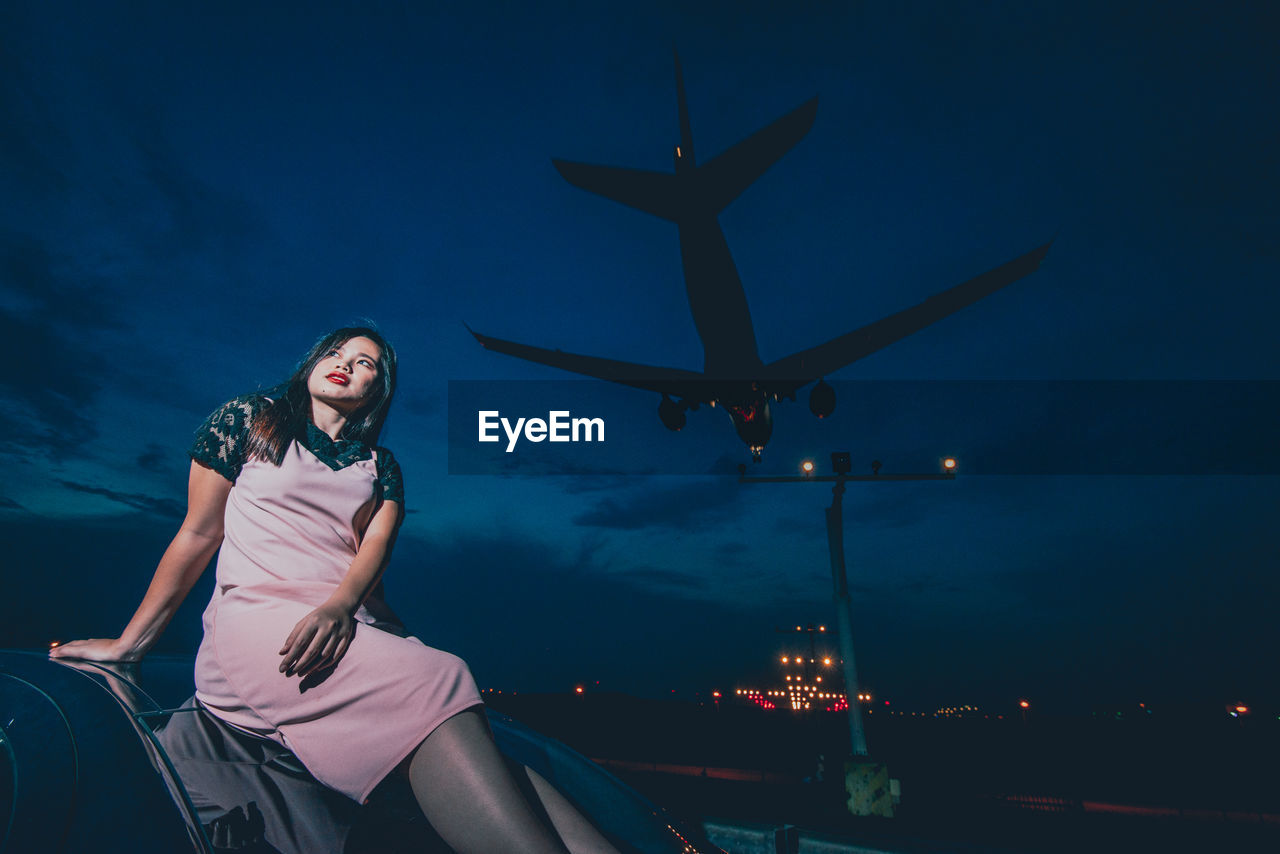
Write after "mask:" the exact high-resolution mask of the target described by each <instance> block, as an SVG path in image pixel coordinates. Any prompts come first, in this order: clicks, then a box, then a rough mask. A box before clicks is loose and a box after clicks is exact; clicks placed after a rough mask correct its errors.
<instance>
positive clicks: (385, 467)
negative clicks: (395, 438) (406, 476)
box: [376, 448, 404, 506]
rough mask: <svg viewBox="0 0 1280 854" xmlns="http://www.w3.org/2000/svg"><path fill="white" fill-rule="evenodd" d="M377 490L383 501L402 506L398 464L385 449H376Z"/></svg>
mask: <svg viewBox="0 0 1280 854" xmlns="http://www.w3.org/2000/svg"><path fill="white" fill-rule="evenodd" d="M376 450H377V452H378V456H377V464H378V488H379V489H380V490H381V492H380V493H379V494H380V495H381V496H382V500H383V501H397V502H399V503H400V504H401V505H402V506H403V504H404V481H403V480H401V478H400V464H399V463H398V462H396V458H395V457H394V456H393V455H392V453H391V452H390V451H388V450H387V449H386V448H377V449H376Z"/></svg>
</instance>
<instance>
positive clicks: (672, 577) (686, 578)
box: [622, 567, 708, 590]
mask: <svg viewBox="0 0 1280 854" xmlns="http://www.w3.org/2000/svg"><path fill="white" fill-rule="evenodd" d="M622 576H623V577H624V578H626V579H628V580H630V581H637V582H641V583H648V582H653V583H655V584H659V585H663V586H666V587H679V588H683V589H686V590H705V589H706V588H707V586H708V585H707V581H706V579H704V578H698V577H696V576H692V575H688V574H686V573H683V572H674V571H672V570H669V569H655V568H653V567H644V568H640V569H630V570H627V571H626V572H624V573H622Z"/></svg>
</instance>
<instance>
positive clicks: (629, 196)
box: [551, 159, 684, 222]
mask: <svg viewBox="0 0 1280 854" xmlns="http://www.w3.org/2000/svg"><path fill="white" fill-rule="evenodd" d="M551 163H552V165H554V166H555V167H556V171H558V172H559V173H560V174H561V176H563V177H564V179H565V180H566V181H568V182H569V183H570V184H572V185H573V186H575V187H579V188H581V189H583V190H586V191H587V192H589V193H595V194H596V195H598V196H604V197H605V198H606V199H613V200H614V201H615V202H621V203H622V204H624V205H627V206H629V207H633V208H635V209H636V210H641V211H644V212H645V213H647V214H653V215H654V216H656V217H661V218H662V219H667V220H671V221H672V222H674V221H676V220H677V219H679V217H680V215H681V214H682V213H683V207H684V206H683V205H681V203H680V202H681V199H682V194H681V193H680V192H679V188H678V186H677V184H676V176H675V175H671V174H668V173H666V172H649V171H646V170H644V169H624V168H623V167H621V166H595V165H592V164H590V163H574V162H572V161H569V160H554V159H553V160H552V161H551Z"/></svg>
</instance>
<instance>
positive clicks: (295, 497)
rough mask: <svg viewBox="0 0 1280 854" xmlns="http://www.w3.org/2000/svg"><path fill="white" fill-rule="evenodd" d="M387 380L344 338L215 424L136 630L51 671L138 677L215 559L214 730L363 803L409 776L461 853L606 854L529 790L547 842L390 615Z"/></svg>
mask: <svg viewBox="0 0 1280 854" xmlns="http://www.w3.org/2000/svg"><path fill="white" fill-rule="evenodd" d="M395 381H396V358H395V352H394V351H393V350H392V348H391V346H390V345H389V344H388V343H387V342H386V341H385V340H384V339H383V338H382V336H381V335H379V334H378V333H377V332H376V331H374V330H372V329H367V328H363V327H351V328H344V329H338V330H336V331H334V332H332V333H330V334H329V335H326V336H325V337H324V338H322V339H320V341H318V342H317V343H316V345H315V346H314V347H313V348H312V349H311V351H310V353H308V354H307V355H306V356H305V357H304V358H303V360H302V362H301V363H300V364H299V366H298V369H297V371H296V372H295V373H294V375H293V376H292V377H291V378H290V379H289V381H288V383H287V384H286V385H285V386H283V387H281V390H279V391H278V392H275V393H274V397H268V396H266V395H261V394H250V395H245V396H243V397H238V398H236V399H234V400H232V401H230V402H229V403H227V404H225V405H224V406H222V407H221V408H219V409H218V410H217V411H215V412H214V413H213V414H212V415H210V416H209V418H208V420H207V421H205V423H204V425H203V426H202V427H201V428H200V430H199V431H198V433H197V437H196V442H195V445H194V446H193V447H192V449H191V451H190V455H191V458H192V464H191V474H190V481H189V485H188V491H187V515H186V518H185V520H184V521H183V523H182V527H181V528H180V529H179V530H178V533H177V535H176V536H175V537H174V539H173V542H172V543H170V545H169V548H168V549H167V550H166V551H165V553H164V556H163V557H162V558H161V559H160V563H159V565H158V566H157V567H156V572H155V577H154V578H153V579H152V581H151V585H150V587H149V588H148V589H147V592H146V595H145V596H144V598H143V600H142V604H141V605H139V607H138V610H137V612H136V613H135V614H134V616H133V619H131V620H130V621H129V624H128V625H127V626H126V627H125V630H124V632H123V633H122V634H121V635H120V637H118V638H111V639H93V640H80V641H72V642H70V643H67V644H63V645H61V646H58V647H55V648H54V649H52V650H51V651H50V655H51V656H53V657H54V658H79V659H89V660H96V661H137V660H139V659H141V658H142V657H143V656H144V655H145V654H146V653H147V650H149V649H150V648H151V646H152V645H153V644H154V643H155V641H156V639H157V638H158V637H159V636H160V633H161V632H162V631H163V630H164V628H165V626H166V625H167V624H168V622H169V620H170V618H171V617H172V616H173V614H174V612H175V611H176V610H177V609H178V606H179V605H180V604H181V603H182V600H183V598H184V597H185V596H186V594H187V593H188V591H190V589H191V587H192V585H193V584H195V582H196V580H197V578H199V576H200V574H201V572H202V571H203V570H204V568H205V566H206V565H207V564H208V562H209V560H210V558H211V557H212V556H213V553H214V552H215V551H217V550H218V548H219V546H221V552H220V553H219V556H218V567H217V583H216V587H215V589H214V593H213V599H212V600H211V601H210V603H209V606H208V608H206V609H205V613H204V639H203V641H202V642H201V644H200V649H199V652H198V653H197V655H196V697H197V699H199V701H200V702H201V703H203V704H204V705H205V707H207V708H208V709H209V711H210V712H212V713H213V714H215V715H217V716H218V717H220V718H222V719H223V720H225V721H227V722H228V723H230V724H232V725H234V726H237V727H240V728H242V729H245V730H248V731H250V732H253V733H256V734H258V735H262V736H265V737H267V738H271V739H273V740H275V741H278V742H280V743H281V744H283V745H285V746H286V747H288V748H289V749H290V750H291V751H293V753H294V754H295V755H296V756H297V757H298V759H299V760H300V761H301V762H302V763H303V764H304V765H305V766H306V767H307V768H308V770H310V771H311V773H312V774H313V775H314V776H315V777H316V778H317V779H318V780H320V781H321V782H322V783H325V784H326V785H328V786H330V787H332V788H334V789H336V790H338V791H340V792H342V793H344V794H346V795H348V796H349V797H351V798H353V799H355V800H356V801H357V802H361V803H362V802H364V800H365V798H367V797H368V795H369V793H370V792H371V791H372V790H373V789H374V787H375V786H376V785H377V784H378V783H379V782H380V781H381V780H382V779H383V778H384V777H386V776H387V775H388V774H389V773H391V772H392V771H395V770H397V769H399V770H401V771H402V772H403V773H406V774H407V775H408V778H409V781H410V784H411V785H412V787H413V791H414V794H415V796H416V797H417V799H418V802H419V804H420V805H421V806H422V809H423V811H424V812H425V813H426V815H427V818H428V819H429V820H430V821H431V823H432V825H433V826H434V827H435V828H436V831H437V832H438V833H439V834H440V835H441V836H442V837H443V838H444V840H445V841H446V842H447V843H448V844H449V845H450V846H451V847H453V848H454V849H455V850H456V851H459V852H470V851H476V852H493V851H504V852H508V851H509V852H519V851H530V852H534V851H536V852H544V851H545V852H551V851H555V852H563V851H565V850H566V847H565V846H566V845H567V846H568V848H569V849H571V850H573V851H612V850H613V849H612V848H611V847H610V846H609V845H608V843H607V842H606V841H605V840H604V838H603V837H601V836H600V834H599V833H598V832H597V831H596V830H595V829H594V828H593V827H592V826H591V825H590V823H589V822H587V821H586V820H585V819H584V818H583V817H582V816H581V815H580V814H579V813H577V811H576V810H575V809H574V808H573V807H572V806H571V805H570V804H569V803H568V802H567V801H565V800H564V799H563V797H561V796H560V795H559V793H558V792H556V791H555V790H554V789H553V788H551V787H550V785H549V784H547V783H546V782H545V781H544V780H542V778H540V777H538V776H537V775H536V774H534V773H532V772H528V773H529V775H530V780H531V782H532V784H533V787H534V790H535V792H536V793H537V795H538V797H539V799H540V800H541V806H542V807H543V809H544V810H545V812H546V814H547V816H548V817H549V819H550V820H551V823H552V825H553V826H554V832H553V831H552V829H551V828H549V827H547V826H546V824H545V823H543V822H542V821H541V820H540V819H539V818H538V816H537V814H536V813H535V811H534V808H533V806H532V805H531V804H530V803H529V801H528V800H526V799H525V797H524V795H523V794H522V792H521V790H520V788H519V787H518V786H517V785H516V782H515V780H514V779H513V777H512V776H511V774H510V772H509V771H508V770H507V767H506V764H505V762H504V760H503V759H502V756H501V754H500V753H499V752H498V750H497V748H496V746H495V745H494V743H493V737H492V735H491V734H490V732H489V729H488V724H487V722H486V720H485V718H484V713H483V711H482V710H481V704H482V703H481V699H480V695H479V692H478V691H477V690H476V686H475V682H474V680H473V679H472V677H471V673H470V671H469V670H468V669H467V666H466V664H465V663H464V662H463V661H462V660H461V659H459V658H458V657H457V656H454V655H450V654H449V653H446V652H441V651H440V650H436V649H432V648H430V647H428V646H426V645H425V644H423V643H422V642H421V641H420V640H418V639H417V638H415V637H411V636H408V635H407V634H406V633H405V631H404V629H403V627H402V626H401V625H400V624H399V621H398V620H397V619H396V617H395V615H394V614H393V613H392V612H391V610H390V609H389V608H388V607H387V605H386V603H385V602H384V601H383V599H382V586H381V583H380V578H381V575H382V572H383V570H384V569H385V567H386V565H387V561H388V559H389V558H390V556H391V548H392V545H393V544H394V542H395V537H396V532H397V530H398V529H399V526H400V521H401V519H402V517H403V512H404V511H403V504H404V495H403V488H402V486H401V480H400V469H399V466H397V465H396V461H395V458H394V457H393V456H392V455H391V453H390V452H389V451H387V450H386V449H384V448H380V447H377V446H376V445H375V444H374V442H376V441H377V438H378V434H379V432H380V431H381V429H382V425H383V423H384V421H385V420H386V416H387V409H388V407H389V406H390V404H391V398H392V396H393V393H394V391H395ZM526 770H527V769H526ZM562 840H563V843H562Z"/></svg>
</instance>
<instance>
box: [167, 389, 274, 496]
mask: <svg viewBox="0 0 1280 854" xmlns="http://www.w3.org/2000/svg"><path fill="white" fill-rule="evenodd" d="M274 402H275V401H274V398H273V397H271V396H270V391H268V392H265V393H264V392H259V391H253V392H249V393H248V394H242V395H239V396H238V397H233V398H231V399H230V400H228V401H227V402H226V403H224V404H222V405H221V406H219V407H218V408H217V409H215V410H214V411H213V412H211V413H210V414H209V417H208V418H206V419H205V420H204V423H203V424H201V425H200V427H199V429H197V430H196V435H195V441H194V442H193V443H192V445H191V448H190V449H189V450H188V451H187V454H188V456H190V457H191V459H193V460H194V461H196V462H197V463H200V464H202V465H204V466H206V467H208V468H211V469H213V470H214V471H216V472H218V473H219V474H221V475H222V476H223V477H225V478H226V479H227V480H229V481H232V482H233V483H234V482H235V479H236V478H237V477H238V476H239V475H240V467H241V466H242V465H243V464H244V460H245V451H246V448H247V446H248V443H249V430H250V427H251V426H252V424H253V420H254V418H256V417H257V416H258V415H259V413H261V412H264V411H266V410H267V409H268V408H269V407H270V406H271V405H272V404H273V403H274Z"/></svg>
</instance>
